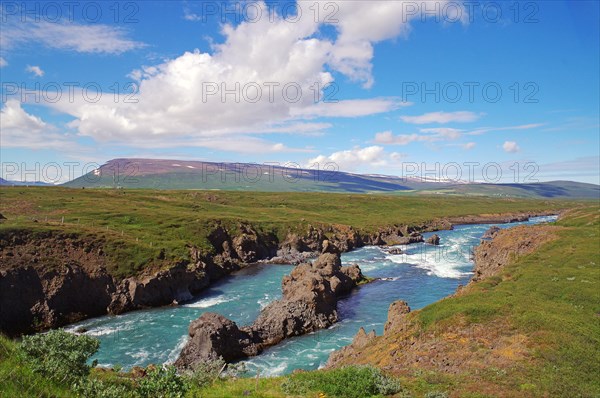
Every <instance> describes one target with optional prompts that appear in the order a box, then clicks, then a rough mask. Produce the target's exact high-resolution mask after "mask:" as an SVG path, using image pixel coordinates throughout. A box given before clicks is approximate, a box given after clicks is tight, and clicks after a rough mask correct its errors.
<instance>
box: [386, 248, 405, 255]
mask: <svg viewBox="0 0 600 398" xmlns="http://www.w3.org/2000/svg"><path fill="white" fill-rule="evenodd" d="M387 252H388V253H389V254H393V255H398V254H403V253H404V252H403V251H402V249H400V248H398V247H392V248H390V249H388V250H387Z"/></svg>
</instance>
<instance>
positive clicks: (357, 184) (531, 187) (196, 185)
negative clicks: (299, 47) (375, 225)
mask: <svg viewBox="0 0 600 398" xmlns="http://www.w3.org/2000/svg"><path fill="white" fill-rule="evenodd" d="M64 186H65V187H71V188H82V187H85V188H117V187H119V188H143V189H163V190H167V189H203V190H224V191H254V192H340V193H388V194H392V193H393V194H413V193H426V194H437V195H472V196H497V197H524V198H564V199H569V198H572V199H584V198H587V199H598V198H600V186H598V185H593V184H584V183H578V182H572V181H555V182H544V183H535V184H480V183H462V182H461V183H457V182H456V181H451V180H446V181H440V180H431V179H427V178H420V177H406V178H404V177H397V176H386V175H370V174H365V175H362V174H354V173H347V172H342V171H338V170H334V169H332V168H327V169H325V170H311V169H300V168H289V167H281V166H270V165H264V164H263V165H257V164H250V163H212V162H200V161H182V160H159V159H114V160H111V161H109V162H107V163H106V164H104V165H102V166H101V167H100V168H98V169H97V170H94V171H92V172H90V173H88V174H86V175H84V176H81V177H79V178H77V179H75V180H73V181H70V182H67V183H66V184H64Z"/></svg>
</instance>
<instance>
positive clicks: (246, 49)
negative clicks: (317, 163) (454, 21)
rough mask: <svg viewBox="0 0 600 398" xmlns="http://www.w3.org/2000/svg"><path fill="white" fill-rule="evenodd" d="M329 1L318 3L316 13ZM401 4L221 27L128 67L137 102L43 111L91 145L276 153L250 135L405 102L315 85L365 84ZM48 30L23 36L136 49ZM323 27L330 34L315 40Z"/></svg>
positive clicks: (349, 5)
mask: <svg viewBox="0 0 600 398" xmlns="http://www.w3.org/2000/svg"><path fill="white" fill-rule="evenodd" d="M330 3H331V2H321V3H319V5H320V6H321V10H323V9H327V4H330ZM404 3H410V2H402V1H394V2H388V1H371V2H335V5H336V6H337V7H338V9H337V10H336V15H335V18H336V19H337V22H335V23H334V22H332V21H329V20H327V19H326V18H325V16H326V13H321V14H323V15H321V17H320V18H319V19H318V20H315V18H314V14H313V13H308V12H306V13H304V16H303V17H302V18H300V19H299V20H297V21H293V22H290V21H289V20H286V19H285V18H283V17H281V16H278V15H274V16H273V17H271V18H261V19H260V20H258V21H253V22H252V23H250V22H248V21H246V22H241V23H240V24H238V25H235V26H234V25H229V24H226V25H224V26H223V27H222V32H221V33H222V35H223V37H224V40H223V42H222V43H220V44H213V45H212V50H211V52H210V53H207V52H201V51H199V50H194V51H187V52H185V53H183V54H181V55H179V56H177V57H175V58H173V59H170V60H167V61H164V62H163V63H160V64H154V65H149V66H142V67H140V68H139V69H136V70H133V71H132V72H131V73H130V76H131V77H133V78H134V79H136V80H137V81H138V83H139V89H138V92H137V94H136V96H135V99H136V100H137V101H136V103H127V101H126V98H125V96H121V97H119V98H118V101H116V102H115V101H114V100H113V98H114V96H113V95H112V93H111V94H110V95H108V94H107V95H103V96H102V98H101V100H100V101H98V102H96V103H90V102H84V101H83V100H82V96H79V95H76V96H75V98H76V101H75V103H73V102H71V101H70V99H69V98H66V96H65V97H63V98H61V101H58V102H56V103H51V104H47V105H48V106H50V107H52V108H54V109H55V110H57V111H59V112H62V113H66V114H69V115H71V116H72V117H73V118H74V120H73V121H72V123H70V125H69V126H70V127H71V128H73V129H76V130H77V131H78V133H79V135H81V136H87V137H91V138H92V139H94V140H95V141H97V142H100V143H118V144H124V145H135V146H139V145H143V146H146V147H150V146H152V145H154V146H155V147H162V146H172V145H174V143H179V144H181V143H184V144H185V145H196V146H204V147H212V146H213V145H215V143H221V144H223V143H227V145H226V146H227V147H228V148H234V149H235V150H245V148H247V147H244V146H243V145H240V143H241V142H248V144H249V146H252V147H257V146H258V145H254V143H257V142H260V145H262V147H263V148H265V149H264V150H280V149H281V148H282V146H280V145H278V144H279V143H278V142H272V141H269V140H266V139H264V138H260V139H257V138H256V137H255V136H256V135H257V134H261V135H264V134H273V133H294V131H298V132H301V133H306V132H307V131H311V132H316V133H319V131H318V130H317V129H315V128H314V125H315V124H314V123H307V121H309V120H311V119H317V118H323V117H332V118H333V117H345V118H348V117H362V116H368V115H374V114H383V113H386V112H390V111H393V110H396V109H398V108H399V107H401V106H406V105H408V104H407V103H403V102H401V101H400V100H399V99H397V98H371V99H360V100H353V99H343V100H341V101H339V102H335V101H333V102H331V101H327V102H324V101H323V100H325V99H331V98H328V97H329V94H331V93H328V92H327V90H326V89H324V87H328V85H330V84H331V83H332V82H334V77H333V76H334V75H333V72H339V73H341V74H344V75H346V76H347V77H349V78H350V79H352V80H355V81H357V82H359V83H362V84H363V85H364V86H366V87H367V86H370V85H371V84H372V83H373V80H372V77H371V62H372V58H373V45H374V44H375V43H378V42H380V41H383V40H389V39H392V38H395V37H400V36H403V35H406V34H407V33H408V32H409V31H410V26H409V23H410V21H411V20H412V19H415V18H419V17H420V15H419V14H410V15H405V11H406V10H405V7H404V6H402V4H404ZM442 3H443V2H442ZM260 4H261V5H262V7H263V8H267V7H266V5H265V4H264V3H260ZM188 14H189V13H188ZM190 15H191V14H190ZM188 19H190V18H188ZM191 19H192V20H193V19H194V18H191ZM357 24H358V26H357ZM54 25H56V26H46V25H43V24H41V25H39V26H38V25H36V27H35V28H34V31H33V32H32V34H31V36H32V37H35V38H36V40H38V39H39V40H40V41H42V42H44V43H46V44H47V45H48V46H54V47H55V48H63V47H68V48H72V49H75V50H78V51H90V52H111V53H118V52H121V51H126V50H129V49H133V48H137V47H139V46H141V45H142V44H141V43H136V42H133V41H131V40H129V39H127V36H126V32H125V31H122V30H112V31H107V30H106V27H104V26H102V25H94V26H83V25H81V26H78V25H74V24H71V25H68V27H67V25H64V24H54ZM325 25H329V27H330V28H333V29H334V31H335V34H333V35H325V34H323V32H322V30H321V29H322V28H323V27H324V26H325ZM363 27H369V29H363ZM66 29H68V30H69V31H68V32H67V31H66ZM92 29H97V31H96V32H94V33H96V34H95V37H97V38H98V39H97V40H93V39H92V38H90V40H89V43H88V44H87V45H86V46H84V45H83V43H79V41H78V40H80V38H81V37H87V36H88V35H90V34H91V32H92ZM111 29H112V28H111ZM42 31H43V32H44V33H43V34H42V33H40V32H42ZM21 33H22V32H21ZM58 33H60V35H59V34H58ZM42 36H43V37H42ZM56 36H60V37H56ZM23 37H24V34H17V33H15V30H14V29H13V30H12V33H11V34H10V35H8V37H7V39H6V40H8V41H9V42H13V43H14V42H16V41H19V40H25V39H24V38H23ZM48 37H50V38H53V39H48ZM50 40H52V41H53V42H55V44H52V43H50V42H49V41H50ZM71 40H72V41H73V42H71ZM94 43H95V44H94ZM334 96H335V95H334ZM336 99H337V98H336ZM257 140H260V141H257ZM234 149H232V150H234ZM305 149H306V148H287V147H283V149H282V150H289V151H294V150H298V151H301V150H305Z"/></svg>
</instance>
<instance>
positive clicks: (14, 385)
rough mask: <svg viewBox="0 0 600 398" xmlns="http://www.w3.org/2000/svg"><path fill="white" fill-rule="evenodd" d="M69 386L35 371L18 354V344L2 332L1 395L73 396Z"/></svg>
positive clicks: (0, 344) (5, 397)
mask: <svg viewBox="0 0 600 398" xmlns="http://www.w3.org/2000/svg"><path fill="white" fill-rule="evenodd" d="M72 396H73V393H72V392H70V391H69V388H68V387H67V386H64V385H60V384H58V383H55V382H53V381H51V380H48V379H46V378H44V377H42V376H41V375H40V374H38V373H35V372H34V371H33V370H32V369H31V368H30V367H29V366H28V365H27V364H26V363H25V362H23V361H22V360H21V359H20V357H19V356H18V355H17V344H16V343H15V342H14V341H12V340H9V339H8V338H6V337H4V336H2V335H1V334H0V397H1V398H14V397H57V398H58V397H72Z"/></svg>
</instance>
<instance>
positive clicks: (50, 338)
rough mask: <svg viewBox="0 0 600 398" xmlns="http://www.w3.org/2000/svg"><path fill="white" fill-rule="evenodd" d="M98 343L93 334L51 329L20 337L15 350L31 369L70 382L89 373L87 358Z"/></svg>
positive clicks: (58, 380) (92, 353) (60, 380)
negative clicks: (17, 347) (91, 335)
mask: <svg viewBox="0 0 600 398" xmlns="http://www.w3.org/2000/svg"><path fill="white" fill-rule="evenodd" d="M99 347H100V342H99V341H98V340H97V339H95V338H93V337H90V336H86V335H74V334H72V333H67V332H65V331H64V330H51V331H49V332H48V333H44V334H36V335H33V336H26V337H24V338H23V341H22V342H21V344H20V345H19V353H20V355H21V356H22V358H23V360H24V361H25V362H27V363H28V364H29V365H30V367H31V369H32V370H33V371H34V372H36V373H40V374H41V375H42V376H44V377H46V378H49V379H52V380H55V381H57V382H59V383H69V384H70V383H73V382H75V381H77V380H78V379H79V378H81V377H83V376H86V375H87V374H88V373H89V371H90V366H88V365H87V361H88V359H89V358H90V357H91V356H92V355H94V354H95V353H96V352H97V351H98V348H99ZM95 365H96V364H95V363H94V364H92V367H93V366H95Z"/></svg>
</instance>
